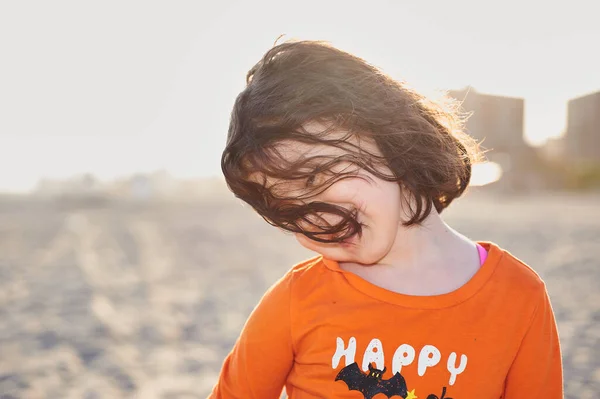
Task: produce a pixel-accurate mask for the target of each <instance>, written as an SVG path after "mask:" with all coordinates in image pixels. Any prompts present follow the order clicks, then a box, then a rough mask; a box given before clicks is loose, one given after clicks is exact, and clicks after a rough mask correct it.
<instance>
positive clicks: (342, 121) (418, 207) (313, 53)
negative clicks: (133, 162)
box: [221, 41, 480, 242]
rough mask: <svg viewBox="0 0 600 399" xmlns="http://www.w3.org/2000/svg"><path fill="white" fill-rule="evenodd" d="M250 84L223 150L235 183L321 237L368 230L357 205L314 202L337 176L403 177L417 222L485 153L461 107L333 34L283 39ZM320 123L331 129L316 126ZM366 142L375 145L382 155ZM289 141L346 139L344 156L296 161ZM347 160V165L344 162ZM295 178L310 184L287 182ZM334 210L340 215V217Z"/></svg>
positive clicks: (446, 198) (440, 205)
mask: <svg viewBox="0 0 600 399" xmlns="http://www.w3.org/2000/svg"><path fill="white" fill-rule="evenodd" d="M246 83H247V85H246V88H245V89H244V90H243V91H242V92H241V93H240V94H239V95H238V97H237V99H236V101H235V105H234V107H233V111H232V114H231V121H230V125H229V132H228V137H227V144H226V147H225V150H224V152H223V154H222V158H221V168H222V171H223V174H224V176H225V179H226V182H227V184H228V186H229V188H230V190H231V191H232V192H233V193H234V194H235V195H236V197H238V198H240V199H242V200H243V201H245V202H246V203H248V204H250V205H251V206H252V207H253V208H254V209H255V210H256V211H257V212H258V213H259V214H260V215H261V216H262V217H263V218H264V219H265V220H266V221H267V222H269V223H270V224H272V225H274V226H277V227H280V228H282V229H285V230H287V231H292V232H298V233H302V234H305V235H306V236H307V237H309V238H311V239H313V240H316V241H320V242H340V241H343V240H345V239H347V238H349V237H351V236H353V235H354V234H360V233H361V231H362V227H363V226H361V224H360V223H359V222H358V221H357V219H356V215H357V210H356V209H345V208H343V207H340V206H336V205H333V204H327V203H324V202H318V201H311V198H312V197H314V196H316V195H317V194H319V193H322V192H323V191H325V190H326V189H327V188H329V187H330V186H331V185H332V184H334V183H336V182H338V181H340V180H342V179H346V178H353V177H357V171H358V170H360V169H364V170H367V171H368V172H370V173H371V174H373V175H374V176H377V177H378V178H380V179H383V180H385V181H390V182H397V183H398V184H399V185H400V187H401V189H402V192H403V193H408V194H409V196H408V198H411V199H412V200H410V201H407V202H406V205H407V213H408V214H409V215H410V217H409V219H408V220H406V221H405V222H404V224H405V225H406V226H410V225H414V224H418V223H421V222H422V221H423V220H425V218H427V216H428V215H429V214H430V213H431V211H432V207H435V209H436V210H437V211H438V212H442V210H443V209H445V208H446V207H447V206H448V205H449V204H450V203H451V202H452V201H453V200H454V199H455V198H457V197H459V196H460V195H461V194H462V193H463V192H464V191H465V189H466V188H467V186H468V184H469V181H470V178H471V165H472V163H474V162H475V161H477V160H479V156H480V152H479V148H478V145H477V143H476V142H475V141H474V140H473V139H472V138H470V137H469V136H468V135H466V134H465V133H464V132H463V129H462V128H463V118H461V116H460V114H459V113H458V112H457V109H458V108H457V107H454V108H452V107H442V106H441V105H440V104H436V103H433V102H431V101H428V100H427V99H426V98H425V97H423V96H422V95H420V94H418V93H416V92H415V91H414V90H412V89H410V88H408V87H407V86H406V85H405V84H403V83H402V82H398V81H396V80H394V79H392V78H390V77H389V76H386V75H385V74H383V73H382V72H381V71H380V70H378V69H377V68H376V67H374V66H372V65H370V64H368V63H367V62H366V61H364V60H362V59H361V58H358V57H356V56H354V55H351V54H349V53H346V52H344V51H341V50H339V49H336V48H334V47H332V46H330V45H328V44H326V43H323V42H316V41H297V42H296V41H293V42H285V43H282V44H279V45H276V46H275V47H273V48H272V49H270V50H269V51H268V52H267V53H266V54H265V55H264V56H263V58H262V59H261V60H260V61H259V62H258V63H257V64H256V65H254V67H252V68H251V69H250V71H249V72H248V74H247V77H246ZM311 123H318V124H319V125H320V126H325V128H324V129H323V130H322V131H320V132H317V133H315V132H314V131H312V132H309V131H307V130H308V129H306V127H307V125H308V124H311ZM336 132H337V133H338V134H336ZM339 132H343V134H342V135H340V134H339ZM361 142H369V143H373V144H375V146H376V148H377V149H378V150H379V153H380V154H375V153H373V152H372V151H368V150H366V149H365V148H364V147H365V146H361V145H360V143H361ZM285 143H288V144H289V143H292V145H293V143H302V144H303V145H306V144H308V145H326V146H331V147H337V148H338V149H342V150H344V155H339V156H335V157H334V156H322V155H321V156H317V155H316V156H311V157H300V158H299V159H298V160H293V161H291V160H289V159H286V158H285V157H284V156H283V155H282V151H281V146H282V145H284V144H285ZM340 165H346V166H345V167H344V168H343V169H342V170H339V167H340ZM348 165H352V167H348ZM336 166H338V170H337V171H335V172H333V171H332V168H335V167H336ZM257 176H258V178H257ZM269 181H270V182H274V184H271V185H269V184H267V182H269ZM286 184H287V186H286ZM278 186H280V188H282V189H281V190H277V187H278ZM292 186H294V187H300V188H303V190H287V191H286V190H285V187H292ZM324 214H333V215H337V216H338V217H339V218H338V219H340V222H339V223H336V224H334V225H331V224H330V223H328V222H327V221H326V220H325V218H324V217H323V215H324ZM329 220H331V219H329Z"/></svg>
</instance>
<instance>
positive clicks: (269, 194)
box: [210, 41, 563, 399]
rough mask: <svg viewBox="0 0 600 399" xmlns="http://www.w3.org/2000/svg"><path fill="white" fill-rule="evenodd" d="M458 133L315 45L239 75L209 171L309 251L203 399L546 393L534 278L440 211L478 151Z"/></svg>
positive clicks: (275, 52)
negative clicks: (216, 166) (242, 81)
mask: <svg viewBox="0 0 600 399" xmlns="http://www.w3.org/2000/svg"><path fill="white" fill-rule="evenodd" d="M461 127H462V125H461V121H460V119H459V118H458V117H457V114H456V113H455V112H452V111H450V110H448V109H446V108H442V107H439V106H437V105H435V104H433V103H430V102H428V101H427V100H426V99H425V98H423V97H422V96H420V95H419V94H417V93H415V92H414V91H412V90H411V89H409V88H407V87H406V86H405V85H404V84H402V83H400V82H397V81H395V80H393V79H391V78H390V77H388V76H386V75H384V74H382V73H381V72H380V71H379V70H377V69H376V68H374V67H373V66H371V65H369V64H368V63H367V62H365V61H363V60H362V59H360V58H357V57H355V56H353V55H350V54H348V53H346V52H343V51H340V50H338V49H335V48H333V47H331V46H329V45H326V44H323V43H321V42H311V41H303V42H287V43H283V44H280V45H277V46H275V47H274V48H272V49H271V50H270V51H268V52H267V53H266V54H265V56H264V57H263V58H262V60H260V61H259V62H258V63H257V64H256V65H255V66H254V67H253V68H252V69H251V70H250V71H249V73H248V76H247V87H246V88H245V89H244V91H242V93H241V94H240V95H239V96H238V98H237V100H236V102H235V106H234V109H233V112H232V116H231V124H230V127H229V135H228V141H227V146H226V148H225V151H224V153H223V157H222V169H223V173H224V175H225V178H226V180H227V183H228V185H229V187H230V189H231V190H232V191H233V192H234V193H235V195H236V196H237V197H239V198H241V199H242V200H244V201H245V202H247V203H248V204H250V205H251V206H252V207H253V208H254V209H255V210H256V211H257V212H258V213H259V214H260V215H261V216H262V217H263V218H264V219H265V220H266V221H267V222H269V223H270V224H272V225H274V226H277V227H279V228H282V229H285V230H287V231H290V232H293V233H295V235H296V237H297V239H298V241H299V242H300V244H302V245H303V246H305V247H306V248H308V249H310V250H312V251H315V252H316V253H318V254H320V255H319V256H317V257H315V258H312V259H309V260H307V261H305V262H303V263H301V264H299V265H296V266H295V267H293V268H292V269H291V270H290V271H289V272H288V273H287V274H286V275H285V276H284V277H283V278H281V279H280V280H279V281H278V282H277V283H275V284H274V285H273V286H272V287H271V288H270V289H269V290H268V292H267V293H266V294H265V295H264V297H263V298H262V299H261V301H260V303H259V304H258V306H257V307H256V308H255V309H254V311H253V312H252V314H251V316H250V318H249V319H248V321H247V322H246V324H245V326H244V329H243V331H242V333H241V336H240V337H239V339H238V341H237V342H236V344H235V346H234V348H233V350H232V351H231V353H230V354H229V355H228V357H227V359H226V360H225V362H224V365H223V369H222V371H221V375H220V378H219V381H218V383H217V385H216V386H215V388H214V390H213V392H212V394H211V396H210V397H211V398H215V399H216V398H223V399H230V398H244V399H247V398H260V399H270V398H279V396H280V394H281V392H282V388H283V387H285V389H286V392H287V395H288V396H289V397H290V398H292V399H304V398H328V399H331V398H348V399H351V398H354V399H362V398H366V399H371V398H375V397H376V398H385V397H388V398H399V397H400V398H408V399H414V398H422V399H435V398H438V399H440V398H445V399H450V398H453V399H475V398H477V399H487V398H489V399H492V398H494V399H497V398H504V399H522V398H528V399H533V398H544V399H554V398H562V397H563V386H562V365H561V354H560V346H559V340H558V336H557V330H556V323H555V318H554V315H553V312H552V308H551V305H550V301H549V299H548V295H547V292H546V288H545V285H544V282H543V281H542V280H541V279H540V277H539V276H538V275H537V274H536V273H535V272H534V271H533V270H532V269H531V268H529V267H528V266H527V265H525V264H523V263H522V262H520V261H519V260H518V259H516V258H515V257H513V256H512V255H511V254H509V253H508V252H507V251H505V250H503V249H501V248H499V247H498V246H497V245H495V244H493V243H490V242H479V243H476V242H473V241H471V240H469V239H468V238H466V237H464V236H462V235H461V234H459V233H458V232H456V231H454V230H453V229H452V228H450V227H449V226H448V225H446V224H445V223H444V221H443V220H442V219H441V217H440V213H441V212H442V211H443V210H444V209H445V208H446V207H447V206H448V205H450V203H451V202H452V201H453V200H454V199H455V198H457V197H459V196H460V195H461V194H462V193H463V192H464V190H465V189H466V188H467V185H468V183H469V179H470V176H471V164H472V162H474V161H475V160H476V159H477V157H478V152H477V145H476V143H474V142H473V140H472V139H470V138H469V137H468V136H466V135H465V134H463V133H462V131H461Z"/></svg>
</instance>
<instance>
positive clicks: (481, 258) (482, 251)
mask: <svg viewBox="0 0 600 399" xmlns="http://www.w3.org/2000/svg"><path fill="white" fill-rule="evenodd" d="M477 251H478V252H479V264H480V265H483V264H484V263H485V260H486V259H487V256H488V253H487V251H486V250H485V248H484V247H483V246H481V244H479V243H477Z"/></svg>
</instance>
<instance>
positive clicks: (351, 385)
mask: <svg viewBox="0 0 600 399" xmlns="http://www.w3.org/2000/svg"><path fill="white" fill-rule="evenodd" d="M385 370H386V368H385V367H384V368H383V370H379V369H376V368H375V367H373V366H371V365H370V364H369V374H364V373H363V372H362V371H361V370H360V369H359V368H358V364H356V362H354V363H352V364H350V365H348V366H346V367H344V368H343V369H341V370H340V372H339V373H338V375H337V377H335V380H336V381H338V380H342V381H344V382H345V383H346V385H348V389H349V390H350V391H360V392H361V393H362V394H363V396H364V398H365V399H371V398H372V397H373V396H375V395H377V394H378V393H382V394H384V395H385V396H387V397H388V398H391V397H392V396H394V395H398V396H401V397H403V398H406V394H407V391H406V381H405V380H404V377H402V375H400V373H396V374H394V376H393V377H392V378H390V379H389V380H382V379H381V376H382V375H383V373H385Z"/></svg>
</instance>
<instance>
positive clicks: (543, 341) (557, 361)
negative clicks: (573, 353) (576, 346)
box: [504, 285, 564, 399]
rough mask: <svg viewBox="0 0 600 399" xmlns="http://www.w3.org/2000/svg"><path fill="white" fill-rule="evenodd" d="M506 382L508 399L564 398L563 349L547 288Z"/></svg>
mask: <svg viewBox="0 0 600 399" xmlns="http://www.w3.org/2000/svg"><path fill="white" fill-rule="evenodd" d="M542 287H543V289H541V290H540V293H539V295H538V305H537V308H536V310H535V312H534V314H533V318H532V320H531V324H530V326H529V329H528V331H527V333H526V335H525V337H524V338H523V341H522V342H521V346H520V348H519V351H518V353H517V356H516V358H515V360H514V362H513V364H512V366H511V369H510V371H509V374H508V377H507V379H506V387H505V396H504V399H520V398H529V399H537V398H540V399H541V398H544V399H559V398H561V399H562V398H563V397H564V394H563V374H562V359H561V349H560V343H559V339H558V332H557V328H556V320H555V318H554V313H553V311H552V306H551V304H550V299H549V298H548V293H547V291H546V288H545V285H542Z"/></svg>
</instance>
